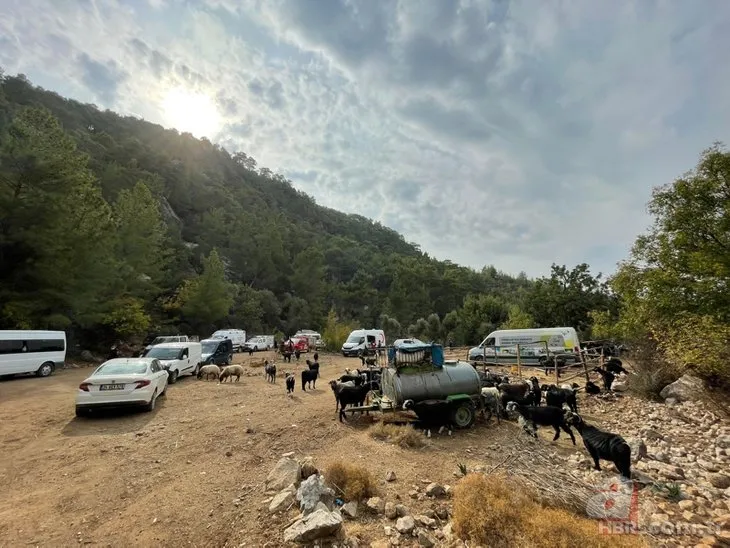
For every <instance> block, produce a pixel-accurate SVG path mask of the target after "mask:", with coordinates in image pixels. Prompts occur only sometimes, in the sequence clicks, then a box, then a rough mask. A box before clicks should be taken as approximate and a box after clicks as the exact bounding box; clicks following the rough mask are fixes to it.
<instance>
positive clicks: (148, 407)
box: [76, 358, 168, 417]
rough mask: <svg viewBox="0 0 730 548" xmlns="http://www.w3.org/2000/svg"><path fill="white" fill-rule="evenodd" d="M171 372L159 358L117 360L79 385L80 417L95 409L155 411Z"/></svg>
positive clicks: (77, 406) (77, 410) (97, 370)
mask: <svg viewBox="0 0 730 548" xmlns="http://www.w3.org/2000/svg"><path fill="white" fill-rule="evenodd" d="M167 379H168V374H167V371H166V370H165V369H164V368H163V367H162V365H161V364H160V362H159V360H157V359H155V358H114V359H112V360H109V361H106V362H104V363H103V364H101V365H100V366H99V367H97V369H96V371H94V372H93V373H92V374H91V376H89V377H88V378H87V379H86V380H84V382H82V383H81V384H80V385H79V390H78V393H77V394H76V416H77V417H81V416H86V415H88V414H89V413H90V412H91V411H93V410H94V409H102V408H110V407H111V408H119V407H142V408H144V409H145V411H152V410H153V409H154V408H155V402H156V400H157V398H158V397H159V396H162V395H164V394H165V391H166V390H167Z"/></svg>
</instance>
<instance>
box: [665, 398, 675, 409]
mask: <svg viewBox="0 0 730 548" xmlns="http://www.w3.org/2000/svg"><path fill="white" fill-rule="evenodd" d="M664 403H665V404H667V405H668V406H669V407H672V406H674V405H677V403H679V402H678V401H677V398H667V399H666V400H664Z"/></svg>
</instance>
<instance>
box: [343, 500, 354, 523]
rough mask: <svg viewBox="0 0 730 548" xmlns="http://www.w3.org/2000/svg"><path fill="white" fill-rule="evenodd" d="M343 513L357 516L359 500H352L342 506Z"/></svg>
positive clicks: (350, 516)
mask: <svg viewBox="0 0 730 548" xmlns="http://www.w3.org/2000/svg"><path fill="white" fill-rule="evenodd" d="M342 513H343V514H344V515H345V516H347V517H348V518H353V519H354V518H356V517H357V502H355V501H351V502H348V503H346V504H345V505H344V506H343V507H342Z"/></svg>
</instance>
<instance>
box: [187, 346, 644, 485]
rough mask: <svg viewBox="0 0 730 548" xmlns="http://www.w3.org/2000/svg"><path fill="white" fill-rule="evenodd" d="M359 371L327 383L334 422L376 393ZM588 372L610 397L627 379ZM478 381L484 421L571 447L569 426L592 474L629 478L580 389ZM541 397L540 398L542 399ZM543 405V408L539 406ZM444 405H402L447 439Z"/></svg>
mask: <svg viewBox="0 0 730 548" xmlns="http://www.w3.org/2000/svg"><path fill="white" fill-rule="evenodd" d="M313 358H314V359H313V361H310V360H308V359H307V360H306V364H307V369H304V370H303V371H302V372H301V383H302V384H301V386H302V390H305V391H306V388H307V387H310V388H315V389H316V382H317V378H318V377H319V356H318V354H317V353H315V354H314V356H313ZM360 359H361V360H362V362H363V366H369V368H367V369H363V370H361V369H355V370H350V369H346V370H345V374H344V375H341V376H340V377H339V378H338V379H335V380H331V381H329V385H330V388H331V389H332V392H333V393H334V396H335V402H336V405H335V411H336V412H337V411H338V410H339V420H340V421H341V422H342V421H343V418H344V409H345V407H347V406H348V405H349V406H357V407H362V406H364V405H365V404H366V401H367V396H368V394H369V393H370V391H371V390H379V388H380V372H379V371H378V370H377V369H373V368H372V367H373V366H374V365H375V360H374V359H373V358H364V357H361V358H360ZM593 371H595V372H596V373H598V374H599V375H600V376H601V378H602V380H603V390H604V391H605V392H611V386H612V384H613V381H614V379H615V378H616V376H618V375H621V374H627V373H628V372H627V371H626V369H624V367H623V364H622V362H621V360H620V359H618V358H615V357H612V358H610V359H609V360H608V361H607V362H606V363H605V364H604V366H603V367H595V368H593ZM243 374H244V369H243V367H242V366H240V365H230V366H227V367H224V368H223V369H222V370H221V369H220V368H218V366H216V365H206V366H203V367H201V368H200V370H199V371H198V375H197V376H198V378H199V379H200V378H203V377H205V378H206V380H207V379H209V378H210V377H214V378H218V380H219V381H220V382H225V380H226V379H230V381H231V382H233V378H234V377H235V378H236V381H238V380H239V379H240V377H241V375H243ZM264 375H265V378H266V380H267V381H268V382H275V381H276V364H274V363H269V362H268V361H265V362H264ZM284 377H285V384H286V391H287V394H292V393H293V392H294V388H295V383H296V380H295V377H294V374H293V373H290V372H286V373H285V374H284ZM480 377H481V384H482V389H481V399H482V403H483V410H484V416H485V418H486V420H487V421H489V420H490V419H491V418H492V415H496V417H497V422H498V423H499V421H500V419H501V418H507V417H508V413H509V414H516V415H517V420H518V423H519V424H520V426H521V428H522V429H523V430H524V431H525V432H527V433H528V434H529V435H531V436H533V437H535V438H537V428H538V426H547V427H552V428H553V429H554V430H555V437H554V438H553V441H555V440H557V439H558V438H559V437H560V431H561V430H563V431H564V432H566V433H567V434H568V435H569V436H570V439H571V441H572V442H573V445H575V444H576V443H575V436H574V435H573V431H572V430H571V427H573V428H575V429H576V430H578V432H579V433H580V435H581V437H582V438H583V444H584V445H585V448H586V450H587V451H588V453H589V454H590V456H591V457H592V459H593V462H594V467H595V469H596V470H601V467H600V463H599V461H600V460H608V461H611V462H613V463H614V464H615V465H616V468H617V469H618V471H619V472H620V473H621V476H623V477H624V478H626V479H630V478H631V448H630V447H629V444H628V443H626V441H625V440H624V439H623V438H622V437H621V436H619V435H618V434H614V433H611V432H606V431H603V430H600V429H598V428H596V427H595V426H592V425H590V424H587V423H586V422H585V421H584V420H583V419H582V418H581V416H580V415H579V414H578V401H577V392H578V390H579V389H580V387H579V385H577V384H575V383H573V384H562V385H560V386H556V385H554V384H551V385H547V384H543V385H540V384H539V381H538V379H537V377H531V378H530V379H529V381H524V380H520V381H510V379H509V377H507V376H500V375H497V374H495V373H492V372H491V371H489V370H486V371H484V372H483V373H480ZM585 391H586V393H587V394H599V393H601V391H602V390H601V388H600V387H599V386H598V385H596V384H595V383H593V382H591V381H587V382H586V385H585ZM543 396H544V398H543ZM543 400H544V403H545V405H543ZM448 405H449V403H448V402H443V401H441V402H436V401H432V402H413V401H412V400H407V401H406V402H404V404H403V409H404V410H412V411H415V412H416V414H417V415H418V421H417V422H416V425H418V426H419V427H421V428H424V432H425V433H426V435H428V436H429V437H430V434H431V429H432V428H438V429H439V432H443V431H444V430H447V431H448V433H449V435H451V433H452V431H453V428H454V424H453V422H452V419H451V417H452V415H451V413H450V412H449V410H447V409H442V407H443V406H448Z"/></svg>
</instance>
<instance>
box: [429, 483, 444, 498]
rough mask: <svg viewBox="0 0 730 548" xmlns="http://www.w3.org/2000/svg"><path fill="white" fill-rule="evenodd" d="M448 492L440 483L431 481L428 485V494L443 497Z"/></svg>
mask: <svg viewBox="0 0 730 548" xmlns="http://www.w3.org/2000/svg"><path fill="white" fill-rule="evenodd" d="M445 494H446V490H445V489H444V488H443V487H442V486H441V485H439V484H438V483H429V484H428V486H427V487H426V495H428V496H429V497H442V496H444V495H445Z"/></svg>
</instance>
